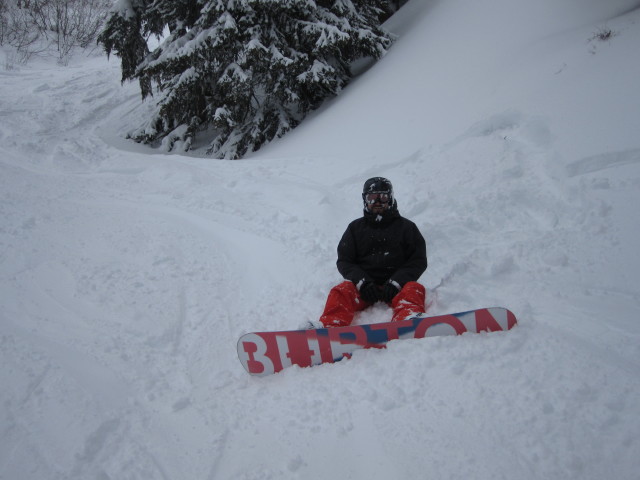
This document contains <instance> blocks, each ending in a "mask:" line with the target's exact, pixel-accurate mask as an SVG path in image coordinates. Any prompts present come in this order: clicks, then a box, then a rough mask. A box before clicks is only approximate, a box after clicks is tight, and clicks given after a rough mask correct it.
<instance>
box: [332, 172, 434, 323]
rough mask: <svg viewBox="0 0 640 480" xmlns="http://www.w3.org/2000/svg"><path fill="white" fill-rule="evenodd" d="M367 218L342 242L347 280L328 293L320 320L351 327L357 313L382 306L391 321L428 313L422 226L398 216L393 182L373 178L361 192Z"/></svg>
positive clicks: (341, 257) (342, 265)
mask: <svg viewBox="0 0 640 480" xmlns="http://www.w3.org/2000/svg"><path fill="white" fill-rule="evenodd" d="M362 200H363V202H364V214H363V216H362V217H361V218H358V219H356V220H354V221H353V222H351V223H350V224H349V226H348V227H347V230H346V231H345V232H344V235H343V236H342V239H341V240H340V243H339V244H338V261H337V267H338V271H339V272H340V273H341V274H342V276H343V277H344V279H345V281H344V282H342V283H340V284H338V285H336V286H335V287H333V288H332V289H331V291H330V292H329V296H328V298H327V303H326V306H325V308H324V312H323V313H322V316H321V317H320V322H321V323H322V324H323V326H325V327H336V326H346V325H350V324H351V322H352V321H353V317H354V315H355V313H356V312H359V311H362V310H364V309H365V308H367V307H369V306H371V305H373V304H375V303H376V302H378V301H381V302H384V303H386V304H388V305H390V306H391V307H392V308H393V318H392V321H399V320H404V319H405V318H407V317H409V316H411V315H413V314H416V313H421V312H424V309H425V297H426V290H425V288H424V286H423V285H421V284H419V283H418V282H417V280H418V279H419V278H420V275H422V273H423V272H424V271H425V270H426V269H427V248H426V243H425V240H424V237H423V236H422V234H421V233H420V231H419V230H418V227H417V226H416V225H415V224H414V223H413V222H412V221H410V220H408V219H406V218H404V217H402V216H401V215H400V213H399V212H398V205H397V202H396V200H395V198H394V196H393V186H392V185H391V182H390V181H389V180H387V179H386V178H383V177H374V178H370V179H369V180H367V181H366V182H365V183H364V187H363V190H362Z"/></svg>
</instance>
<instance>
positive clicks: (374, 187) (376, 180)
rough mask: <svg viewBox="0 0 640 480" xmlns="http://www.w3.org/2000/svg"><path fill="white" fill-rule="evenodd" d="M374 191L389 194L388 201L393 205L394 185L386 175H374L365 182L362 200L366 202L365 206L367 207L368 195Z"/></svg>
mask: <svg viewBox="0 0 640 480" xmlns="http://www.w3.org/2000/svg"><path fill="white" fill-rule="evenodd" d="M373 193H383V194H387V195H388V203H389V206H392V205H393V185H391V182H390V181H389V180H387V179H386V178H384V177H373V178H370V179H369V180H367V181H366V182H364V186H363V187H362V201H363V202H364V206H365V208H367V206H368V203H369V202H367V198H366V197H367V195H369V194H373Z"/></svg>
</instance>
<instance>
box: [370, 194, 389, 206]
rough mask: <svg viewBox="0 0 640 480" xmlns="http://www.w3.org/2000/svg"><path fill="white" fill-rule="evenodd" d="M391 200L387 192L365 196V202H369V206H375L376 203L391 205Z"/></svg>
mask: <svg viewBox="0 0 640 480" xmlns="http://www.w3.org/2000/svg"><path fill="white" fill-rule="evenodd" d="M390 200H391V194H390V193H386V192H374V193H367V194H366V195H365V196H364V201H365V202H367V203H368V204H369V205H373V204H374V203H376V202H379V203H389V201H390Z"/></svg>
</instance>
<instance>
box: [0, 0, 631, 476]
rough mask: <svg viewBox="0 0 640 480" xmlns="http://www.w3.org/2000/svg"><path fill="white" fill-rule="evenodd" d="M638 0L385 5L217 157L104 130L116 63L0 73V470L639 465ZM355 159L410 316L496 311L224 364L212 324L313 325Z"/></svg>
mask: <svg viewBox="0 0 640 480" xmlns="http://www.w3.org/2000/svg"><path fill="white" fill-rule="evenodd" d="M639 6H640V5H638V2H637V1H630V0H615V1H607V2H602V1H598V0H564V1H562V2H558V1H557V0H539V1H537V2H532V1H525V0H476V1H469V0H449V1H446V2H444V1H418V0H412V1H411V2H409V3H408V4H407V5H406V6H405V7H404V8H403V9H402V10H401V11H400V12H399V14H397V15H396V16H395V17H394V18H392V19H391V20H390V22H389V26H390V28H391V29H392V30H393V31H395V32H397V33H398V34H399V35H400V38H399V40H398V41H397V43H396V45H395V46H394V47H393V48H392V50H391V51H390V52H389V54H388V55H387V56H386V57H385V58H384V59H382V60H381V61H380V62H379V63H377V64H376V65H374V66H373V67H372V68H371V69H369V70H368V71H367V72H366V73H365V74H364V75H363V76H362V77H360V78H358V79H357V80H356V81H355V82H354V84H353V85H352V86H351V87H350V88H347V89H346V90H345V91H344V92H343V94H342V95H341V96H340V97H338V98H337V99H336V100H335V101H332V102H329V103H328V104H327V105H326V106H325V107H323V108H322V109H321V110H320V111H318V112H317V113H316V114H314V115H313V116H312V118H309V119H308V121H306V122H305V123H304V124H303V125H302V126H300V127H299V128H298V129H297V130H295V131H294V132H292V133H291V134H289V135H287V136H286V137H285V138H283V139H282V140H279V141H277V142H274V143H273V144H272V145H270V146H268V147H267V148H265V149H264V150H262V151H260V152H258V153H256V154H254V155H253V156H252V158H250V159H248V160H243V161H218V160H211V159H207V158H199V157H197V156H180V155H164V154H162V153H161V152H158V151H153V150H149V149H148V148H146V147H144V146H140V145H136V144H131V143H129V142H127V141H126V140H123V139H122V138H121V135H122V133H123V132H125V131H126V130H127V129H128V128H132V126H135V125H136V122H137V121H138V120H139V119H141V118H143V113H144V110H145V108H148V107H146V106H144V105H142V106H141V105H140V102H139V92H138V90H137V87H136V85H131V84H130V85H125V86H124V87H121V86H120V82H119V78H120V72H119V65H118V63H117V62H116V61H115V60H114V59H112V60H111V61H109V62H107V60H106V59H105V58H103V57H90V58H83V57H80V56H77V57H75V59H74V61H73V62H72V63H71V65H70V66H69V67H66V68H60V67H57V66H56V65H54V64H52V63H51V62H48V61H46V60H39V61H34V62H32V63H31V64H30V65H27V66H19V67H17V66H16V68H13V69H6V68H5V69H3V70H0V119H1V120H0V121H1V123H0V169H1V171H2V174H1V175H0V195H1V196H2V201H1V202H0V362H1V363H0V365H1V368H0V384H1V385H2V389H0V406H1V407H0V446H1V448H0V478H2V479H5V478H6V479H17V478H20V479H45V478H46V479H58V478H59V479H63V478H64V479H88V478H96V479H107V478H110V479H136V480H143V479H144V480H148V479H156V478H158V479H214V478H215V479H231V478H234V479H268V478H274V479H275V478H305V479H306V478H353V479H377V478H379V479H385V480H388V479H392V478H433V479H458V478H474V479H479V480H485V479H486V480H496V479H501V478H505V479H506V478H508V479H545V480H546V479H558V480H560V479H567V478H575V479H594V480H596V479H598V480H599V479H602V478H615V479H623V480H633V479H638V478H640V476H639V475H638V472H639V471H640V460H639V455H638V453H639V452H640V443H639V442H640V440H639V439H638V432H640V402H638V398H640V373H639V372H640V342H639V341H638V340H639V337H640V327H639V325H638V321H637V318H638V317H639V314H640V286H639V285H640V282H639V281H638V280H639V277H638V273H637V272H638V271H639V269H640V260H639V259H638V255H637V252H636V250H637V238H638V236H639V233H640V215H639V214H638V205H639V204H640V203H639V201H640V140H639V139H638V135H637V131H638V126H639V125H640V94H639V93H638V90H637V79H638V78H640V64H639V63H638V62H637V61H636V59H637V46H638V45H639V44H640V10H638V9H637V8H638V7H639ZM634 8H635V10H634ZM603 29H611V30H612V32H613V33H615V35H613V37H612V38H610V39H609V40H607V41H600V40H598V39H597V38H594V35H596V34H597V33H598V32H601V31H603ZM3 55H5V56H6V55H7V53H6V50H5V51H3ZM9 63H10V62H5V61H3V62H2V65H8V64H9ZM373 175H384V176H387V177H388V178H390V179H391V180H392V181H393V182H394V185H395V187H396V196H397V198H398V202H399V207H400V211H401V212H402V213H403V214H404V215H405V216H407V217H409V218H411V219H412V220H414V221H415V222H416V223H417V224H418V226H419V227H420V228H421V230H422V231H423V233H424V235H425V237H426V239H427V243H428V249H429V260H430V266H429V269H428V270H427V272H426V273H425V274H424V275H423V277H422V282H423V283H424V284H425V285H426V286H427V287H428V290H429V297H430V300H431V301H432V302H433V304H432V306H431V307H430V309H429V312H430V313H433V314H434V315H435V314H439V313H446V312H454V311H461V310H467V309H469V308H475V307H482V306H493V305H500V306H505V307H508V308H510V309H511V310H512V311H513V312H514V313H515V314H516V315H517V316H518V319H519V322H520V323H519V325H518V326H517V327H516V328H515V329H513V330H512V331H510V332H507V333H493V334H480V335H464V336H461V337H441V338H432V339H426V340H403V341H400V342H393V343H391V344H390V345H389V348H388V349H387V350H385V351H360V352H357V353H356V355H354V358H353V359H352V360H350V361H346V362H341V363H339V364H335V365H323V366H319V367H314V368H311V369H298V368H291V369H288V370H287V371H284V372H282V373H280V374H277V375H274V376H272V377H268V378H254V377H249V376H248V375H247V374H246V372H245V371H244V370H243V368H242V366H241V365H240V363H239V362H238V360H237V357H236V352H235V344H236V340H237V338H238V337H239V336H240V335H241V334H243V333H246V332H248V331H251V330H266V329H285V328H295V327H296V326H298V325H299V324H300V323H301V320H303V319H306V318H317V317H318V316H319V314H320V312H321V310H322V307H323V305H324V300H325V297H326V293H327V292H328V290H329V288H330V287H331V286H332V285H333V284H335V283H336V282H338V281H339V280H340V277H339V275H338V273H337V271H336V269H335V248H336V244H337V241H338V239H339V237H340V235H341V234H342V232H343V230H344V228H345V227H346V225H347V223H348V222H349V221H350V220H352V219H353V218H355V217H357V216H359V215H360V194H359V192H360V189H361V186H362V183H363V182H364V180H365V179H366V178H368V177H369V176H373ZM389 316H390V312H389V310H388V309H387V308H386V307H382V306H377V307H375V308H373V309H372V310H371V311H368V312H365V313H364V314H362V315H361V316H360V317H359V318H358V319H357V321H358V322H376V321H383V320H385V319H387V318H388V317H389Z"/></svg>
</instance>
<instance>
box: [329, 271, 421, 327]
mask: <svg viewBox="0 0 640 480" xmlns="http://www.w3.org/2000/svg"><path fill="white" fill-rule="evenodd" d="M426 296H427V293H426V290H425V288H424V286H422V285H420V284H419V283H418V282H408V283H407V284H405V286H404V287H402V290H400V293H398V294H397V295H396V296H395V297H394V299H393V300H392V301H391V303H390V306H391V308H393V318H392V319H391V321H392V322H398V321H400V320H404V319H405V318H407V317H410V316H411V315H414V314H416V313H422V312H424V310H425V300H426ZM370 306H371V304H370V303H368V302H365V301H364V300H363V299H362V297H361V296H360V292H359V291H358V289H357V288H356V286H355V285H354V284H353V282H350V281H344V282H342V283H340V284H338V285H336V286H335V287H333V288H332V289H331V291H330V292H329V296H328V298H327V304H326V305H325V307H324V312H323V313H322V316H321V317H320V322H322V324H323V325H324V326H325V327H344V326H346V325H351V322H352V321H353V317H354V316H355V314H356V312H360V311H362V310H364V309H365V308H367V307H370Z"/></svg>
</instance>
